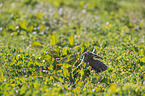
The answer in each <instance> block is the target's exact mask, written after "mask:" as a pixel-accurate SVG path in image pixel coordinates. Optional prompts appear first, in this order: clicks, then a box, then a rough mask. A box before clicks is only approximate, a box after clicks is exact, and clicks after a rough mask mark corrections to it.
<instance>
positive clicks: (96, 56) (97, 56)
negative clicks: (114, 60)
mask: <svg viewBox="0 0 145 96" xmlns="http://www.w3.org/2000/svg"><path fill="white" fill-rule="evenodd" d="M93 56H94V57H95V58H100V59H103V58H102V57H101V56H99V55H96V54H93Z"/></svg>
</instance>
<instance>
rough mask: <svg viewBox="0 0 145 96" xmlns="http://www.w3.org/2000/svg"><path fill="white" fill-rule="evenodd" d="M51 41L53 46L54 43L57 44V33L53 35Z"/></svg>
mask: <svg viewBox="0 0 145 96" xmlns="http://www.w3.org/2000/svg"><path fill="white" fill-rule="evenodd" d="M50 40H51V41H50V42H51V45H52V46H53V45H55V43H56V36H55V35H52V36H51V39H50Z"/></svg>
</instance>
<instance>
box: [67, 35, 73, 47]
mask: <svg viewBox="0 0 145 96" xmlns="http://www.w3.org/2000/svg"><path fill="white" fill-rule="evenodd" d="M68 41H69V43H70V45H71V46H73V43H74V37H73V36H70V37H69V38H68Z"/></svg>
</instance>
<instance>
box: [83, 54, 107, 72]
mask: <svg viewBox="0 0 145 96" xmlns="http://www.w3.org/2000/svg"><path fill="white" fill-rule="evenodd" d="M82 56H83V59H84V62H86V63H87V64H89V65H90V66H91V67H92V68H93V69H95V71H96V72H97V73H98V72H102V71H105V70H106V69H107V68H108V67H107V66H106V65H105V64H104V63H103V62H101V61H99V60H96V59H94V58H101V57H100V56H99V55H96V54H94V53H92V52H84V53H83V54H82ZM101 59H102V58H101Z"/></svg>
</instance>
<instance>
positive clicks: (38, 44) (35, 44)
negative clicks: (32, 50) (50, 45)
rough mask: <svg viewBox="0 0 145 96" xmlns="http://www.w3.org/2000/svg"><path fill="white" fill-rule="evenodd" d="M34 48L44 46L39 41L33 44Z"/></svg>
mask: <svg viewBox="0 0 145 96" xmlns="http://www.w3.org/2000/svg"><path fill="white" fill-rule="evenodd" d="M32 46H42V45H41V44H40V43H39V42H38V41H34V42H33V43H32Z"/></svg>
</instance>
